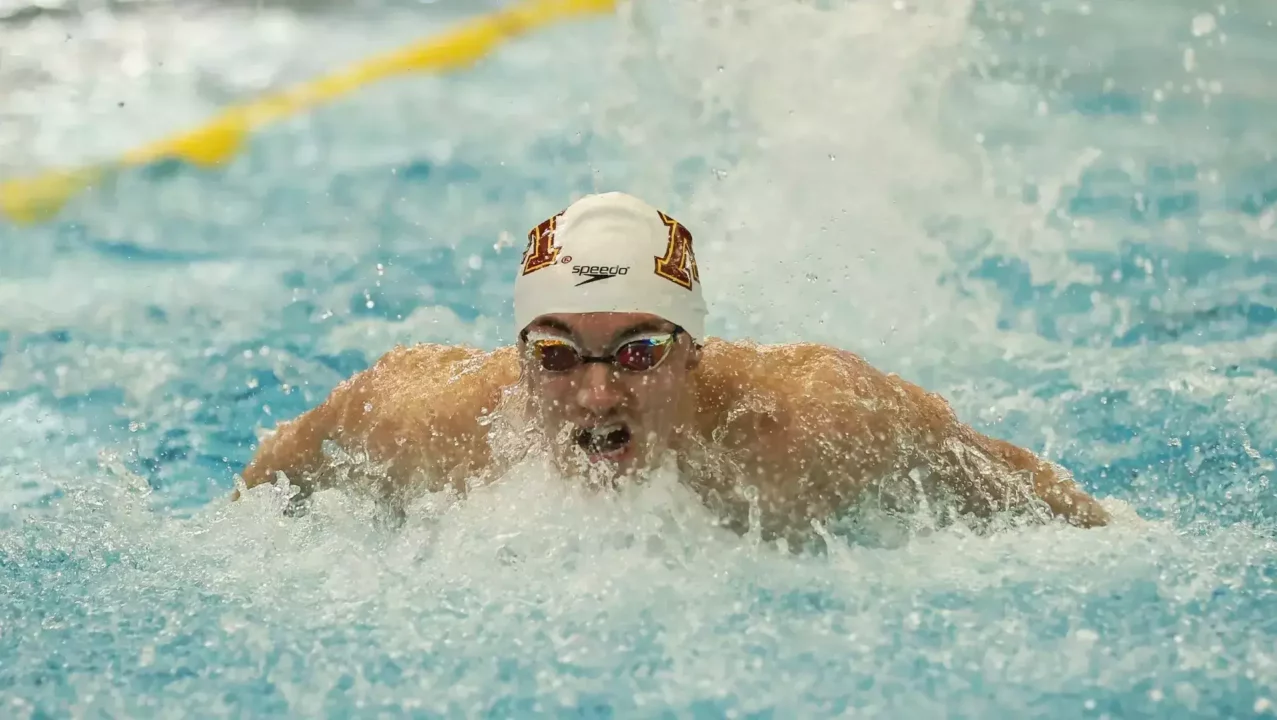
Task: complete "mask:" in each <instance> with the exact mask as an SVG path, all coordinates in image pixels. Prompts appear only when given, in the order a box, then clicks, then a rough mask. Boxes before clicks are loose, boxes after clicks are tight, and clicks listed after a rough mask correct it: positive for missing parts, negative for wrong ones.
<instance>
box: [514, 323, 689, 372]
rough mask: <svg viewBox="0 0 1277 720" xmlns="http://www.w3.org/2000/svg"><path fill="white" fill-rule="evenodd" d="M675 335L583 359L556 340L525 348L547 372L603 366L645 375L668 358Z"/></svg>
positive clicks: (631, 343)
mask: <svg viewBox="0 0 1277 720" xmlns="http://www.w3.org/2000/svg"><path fill="white" fill-rule="evenodd" d="M677 335H678V333H677V332H674V333H668V334H665V335H655V336H652V337H645V338H639V339H637V340H631V341H629V342H627V343H625V344H623V345H621V346H620V347H619V348H617V350H616V352H615V353H613V354H611V355H603V356H599V357H589V356H584V355H582V354H581V351H580V350H578V349H577V347H576V346H575V345H572V344H571V343H569V342H565V341H564V340H560V339H556V338H538V339H536V340H532V341H530V342H529V345H530V346H531V348H532V352H533V353H534V354H535V355H536V358H537V361H538V362H539V363H540V364H541V368H542V369H544V370H547V371H549V372H567V371H569V370H571V369H573V368H575V367H576V366H577V365H580V364H581V363H585V362H605V363H610V364H612V365H615V366H617V367H619V368H621V369H623V370H628V371H630V372H646V371H648V370H651V369H652V368H655V367H656V366H657V365H660V364H661V363H662V362H663V361H664V360H665V358H666V357H668V356H669V354H670V350H671V349H673V347H674V340H675V338H676V337H677Z"/></svg>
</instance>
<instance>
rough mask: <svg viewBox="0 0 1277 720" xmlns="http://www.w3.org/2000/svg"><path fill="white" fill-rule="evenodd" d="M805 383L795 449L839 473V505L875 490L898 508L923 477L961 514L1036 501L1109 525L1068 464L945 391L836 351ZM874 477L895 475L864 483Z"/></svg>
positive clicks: (835, 490) (1074, 518)
mask: <svg viewBox="0 0 1277 720" xmlns="http://www.w3.org/2000/svg"><path fill="white" fill-rule="evenodd" d="M804 380H805V382H806V386H805V387H804V388H803V389H802V391H801V392H799V393H797V395H798V397H800V398H802V400H801V402H802V405H803V406H804V407H802V408H801V409H800V410H799V411H798V413H797V417H802V418H806V421H804V422H801V423H794V427H793V428H792V434H793V435H794V436H795V437H794V438H793V442H792V443H791V444H790V447H795V448H813V452H814V453H816V457H811V458H808V463H809V464H810V465H814V466H820V467H824V468H826V469H827V470H828V471H831V472H832V475H833V477H835V478H839V479H840V480H837V481H835V482H832V483H830V484H829V485H827V486H826V487H827V489H826V491H825V492H826V494H828V495H830V496H831V497H832V498H833V499H834V501H835V502H836V504H841V503H842V501H843V499H846V498H852V497H856V496H858V495H859V493H860V492H861V491H863V490H871V491H875V490H876V492H877V494H878V495H879V496H880V497H881V498H882V500H883V501H885V502H886V503H887V504H888V506H891V505H893V504H894V500H893V497H899V498H906V497H908V496H910V495H912V494H913V493H914V491H915V490H916V489H917V488H915V487H914V483H915V480H914V478H915V477H917V478H918V480H917V482H921V483H923V489H924V490H927V491H929V492H931V491H937V490H939V491H947V492H945V493H944V494H950V495H952V496H955V497H956V498H957V500H958V501H959V502H960V503H961V507H960V509H961V511H962V512H964V513H970V514H973V515H977V516H988V515H991V514H993V513H995V512H998V511H1001V510H1007V509H1014V508H1017V507H1023V506H1025V505H1027V504H1029V503H1030V502H1032V501H1033V500H1034V498H1037V499H1040V500H1041V501H1042V502H1044V503H1045V504H1046V506H1047V507H1048V508H1049V509H1050V511H1051V513H1052V514H1053V515H1056V516H1058V517H1062V518H1064V519H1065V520H1066V521H1068V522H1069V523H1071V524H1073V525H1077V526H1080V527H1095V526H1102V525H1106V524H1107V523H1108V522H1109V515H1108V513H1107V512H1106V511H1105V510H1104V508H1103V507H1102V506H1100V504H1099V503H1098V502H1096V500H1095V499H1094V498H1092V497H1090V496H1089V495H1087V494H1086V493H1085V492H1084V491H1082V490H1081V488H1079V487H1078V486H1077V484H1076V483H1075V482H1074V481H1073V478H1072V477H1071V476H1069V474H1068V472H1067V471H1066V470H1064V469H1063V468H1059V467H1057V466H1055V465H1054V464H1052V463H1050V462H1047V461H1045V460H1043V459H1042V458H1039V457H1038V456H1037V455H1035V454H1033V453H1032V452H1029V451H1028V450H1025V449H1023V448H1020V447H1017V446H1015V445H1012V444H1011V443H1008V442H1005V441H1002V440H997V439H994V438H990V437H987V436H985V435H982V434H980V433H979V432H977V431H976V430H974V429H973V428H971V427H969V426H968V425H965V424H963V423H962V422H960V421H959V420H958V418H957V417H956V415H955V414H954V412H953V410H952V409H951V408H950V406H949V403H948V402H946V401H945V400H944V398H942V397H941V396H939V395H936V394H933V393H928V392H926V391H925V390H923V389H922V388H920V387H918V386H916V385H914V384H912V383H909V382H907V381H905V380H903V379H902V378H900V377H899V376H896V375H888V374H885V373H882V372H879V371H878V370H876V369H874V368H873V367H872V366H870V365H869V364H868V363H865V362H864V361H863V360H862V359H860V358H859V357H857V356H855V355H854V354H851V353H839V356H838V358H837V362H835V363H833V364H827V365H823V366H822V367H821V369H819V370H816V371H815V372H812V373H811V374H809V375H808V376H807V377H806V378H804ZM915 471H917V472H915ZM911 472H912V473H913V475H911ZM918 472H920V473H921V474H918ZM825 474H826V475H829V474H830V473H828V472H827V473H825ZM869 478H889V479H888V480H886V481H884V482H873V481H870V486H869V487H866V486H864V483H865V482H866V480H867V479H869ZM843 485H846V487H844V486H843ZM903 502H904V503H906V504H907V502H908V501H907V500H903Z"/></svg>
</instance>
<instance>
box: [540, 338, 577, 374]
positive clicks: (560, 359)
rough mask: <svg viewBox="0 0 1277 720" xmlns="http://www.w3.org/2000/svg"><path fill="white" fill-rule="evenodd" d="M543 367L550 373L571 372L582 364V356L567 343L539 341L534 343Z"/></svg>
mask: <svg viewBox="0 0 1277 720" xmlns="http://www.w3.org/2000/svg"><path fill="white" fill-rule="evenodd" d="M533 347H534V348H535V351H536V354H537V358H538V359H539V360H540V361H541V367H543V368H545V369H546V370H549V371H550V372H564V371H566V370H571V369H572V368H574V367H576V366H577V365H578V364H579V363H580V362H581V355H580V353H578V352H577V351H576V348H574V347H572V346H571V345H568V344H567V343H562V342H555V341H553V340H538V341H536V342H535V343H533Z"/></svg>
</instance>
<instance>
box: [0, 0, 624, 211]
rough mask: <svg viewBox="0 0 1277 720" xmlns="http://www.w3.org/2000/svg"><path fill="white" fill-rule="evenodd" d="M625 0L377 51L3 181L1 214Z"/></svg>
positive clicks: (198, 151) (217, 158) (495, 21)
mask: <svg viewBox="0 0 1277 720" xmlns="http://www.w3.org/2000/svg"><path fill="white" fill-rule="evenodd" d="M617 1H618V0H523V1H522V2H519V3H516V4H514V5H512V6H510V7H507V8H503V9H501V10H497V11H494V12H491V13H488V14H485V15H482V16H479V17H477V18H473V19H471V20H468V21H466V22H465V23H463V24H461V25H460V26H458V27H456V28H453V29H451V30H448V31H446V32H444V33H443V34H441V35H437V36H435V37H432V38H427V39H425V40H422V41H419V42H416V43H413V44H411V45H409V46H407V47H403V48H400V49H398V50H394V51H392V52H389V53H386V54H384V55H378V56H374V57H372V58H369V59H367V60H363V61H361V62H359V63H356V64H355V65H352V66H350V67H348V68H345V69H343V70H339V71H337V72H334V73H332V74H329V75H326V76H323V77H320V78H317V79H315V80H312V81H310V82H307V83H304V84H302V85H299V86H296V87H293V88H290V89H287V90H284V91H282V92H278V93H274V94H270V95H266V96H264V97H261V98H258V99H256V100H252V101H250V102H247V103H245V104H243V105H234V106H231V107H229V108H227V109H226V110H223V111H222V112H221V113H219V114H218V115H216V116H215V117H214V118H213V119H212V120H210V121H209V122H207V123H205V124H203V125H201V126H200V127H197V128H195V129H193V130H189V131H186V132H183V133H180V134H178V135H175V136H172V137H169V138H165V139H163V140H160V141H158V142H154V143H150V144H147V145H144V146H142V147H139V148H136V149H134V150H130V151H128V152H126V153H124V154H123V155H121V156H119V157H118V158H116V159H114V160H111V161H108V162H103V163H98V164H95V165H90V166H87V167H82V168H75V169H71V170H53V171H50V172H46V173H43V174H41V175H37V176H35V177H30V178H19V179H15V180H7V181H2V182H0V215H3V216H4V217H6V218H8V219H9V220H10V221H11V222H13V223H16V224H19V225H29V224H35V223H40V222H44V221H46V220H49V219H51V218H53V217H54V216H56V215H57V214H58V212H59V211H60V210H61V209H62V208H63V206H65V205H66V203H67V202H69V201H70V200H71V198H73V197H74V196H75V195H76V194H78V193H79V192H81V191H82V190H85V189H87V188H89V187H91V186H93V185H94V184H95V183H97V182H98V181H100V180H101V179H102V178H103V176H105V175H106V174H107V173H109V172H112V171H116V170H119V169H121V168H125V167H136V166H138V165H147V164H150V163H154V162H158V161H161V160H166V159H177V160H182V161H184V162H188V163H191V164H192V165H196V166H198V167H206V168H210V167H216V166H219V165H223V164H225V163H226V162H227V161H229V160H230V159H231V158H233V157H234V156H235V155H236V154H237V153H238V152H239V151H240V150H241V149H242V148H243V146H244V144H245V142H246V141H247V139H248V137H249V136H250V135H252V134H253V133H254V132H256V131H257V130H258V129H260V128H262V127H263V126H266V125H269V124H270V123H273V122H275V121H278V120H280V119H282V118H285V117H288V116H289V115H295V114H297V113H299V112H301V111H304V110H308V109H310V108H313V107H315V106H317V105H320V104H323V103H326V102H329V101H332V100H334V99H336V98H338V97H341V96H343V95H347V94H349V93H351V92H353V91H356V90H358V89H360V88H363V87H365V86H367V85H369V84H371V83H375V82H378V81H380V80H384V79H386V78H390V77H394V76H397V75H407V74H411V73H427V72H435V73H442V72H449V71H455V70H461V69H464V68H466V67H468V66H470V65H472V64H474V63H475V62H477V61H479V60H481V59H483V58H484V57H485V56H487V55H489V54H491V53H492V52H493V51H495V50H496V49H497V48H499V47H500V46H501V45H502V44H503V43H506V42H509V41H510V40H513V39H515V38H517V37H520V36H522V35H525V34H527V33H529V32H531V31H533V30H536V29H538V28H540V27H543V26H546V25H550V24H552V23H555V22H558V21H561V20H567V19H570V18H573V17H578V16H584V15H592V14H603V13H608V12H611V11H612V10H614V9H615V7H616V5H617Z"/></svg>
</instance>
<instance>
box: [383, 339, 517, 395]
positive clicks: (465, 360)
mask: <svg viewBox="0 0 1277 720" xmlns="http://www.w3.org/2000/svg"><path fill="white" fill-rule="evenodd" d="M518 374H519V368H518V360H517V358H516V356H515V351H514V348H513V347H502V348H498V349H495V350H481V349H479V348H474V347H469V346H464V345H441V344H436V343H418V344H415V345H407V346H405V345H397V346H395V347H394V348H393V349H391V350H389V351H388V352H386V353H385V354H384V355H382V356H381V357H380V358H379V359H378V360H377V362H376V363H374V364H373V366H372V367H370V368H369V369H368V370H367V371H366V372H365V373H363V374H362V375H363V378H364V380H365V381H366V382H369V383H371V384H373V385H374V386H375V387H376V388H377V390H378V392H380V393H406V394H409V395H413V396H420V395H422V394H428V393H433V392H441V393H457V392H474V391H478V392H483V391H485V390H487V389H496V388H501V387H505V386H507V385H510V384H511V383H513V382H514V381H515V380H517V379H518Z"/></svg>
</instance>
